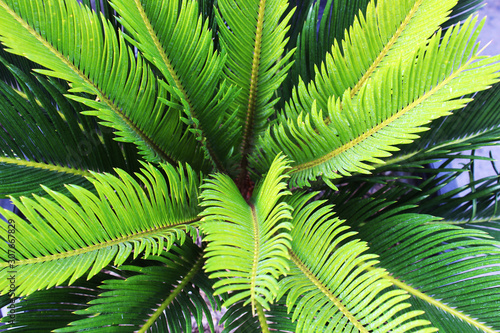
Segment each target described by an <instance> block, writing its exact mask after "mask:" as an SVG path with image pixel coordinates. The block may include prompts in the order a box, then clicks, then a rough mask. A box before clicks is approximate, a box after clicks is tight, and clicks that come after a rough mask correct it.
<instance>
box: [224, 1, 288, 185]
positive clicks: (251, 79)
mask: <svg viewBox="0 0 500 333" xmlns="http://www.w3.org/2000/svg"><path fill="white" fill-rule="evenodd" d="M218 6H219V12H218V13H217V23H218V26H219V34H220V36H219V38H220V44H221V49H222V51H223V52H224V53H227V57H228V58H227V62H226V70H225V74H226V76H227V78H228V80H229V81H230V82H231V83H232V84H234V85H235V86H236V87H238V88H240V89H241V91H240V94H239V95H238V98H237V99H236V101H235V106H234V107H235V108H237V110H238V114H237V117H238V120H239V124H240V125H241V126H242V132H243V133H242V138H241V145H240V147H239V149H240V153H241V163H240V168H241V174H240V176H239V178H240V181H244V180H245V178H246V175H247V167H248V165H247V162H248V161H247V159H248V154H250V153H251V152H252V151H253V147H254V145H255V139H256V138H257V137H258V136H259V135H260V134H261V133H262V132H263V130H264V129H265V128H266V126H267V121H268V118H269V117H270V116H271V115H272V114H273V113H274V109H273V106H274V104H276V102H277V100H276V98H275V96H274V93H275V90H276V89H277V88H278V87H279V85H280V84H281V82H282V81H283V80H284V78H285V76H286V72H287V70H288V68H289V67H290V64H288V59H289V58H290V56H291V55H292V52H288V53H287V54H284V49H285V46H286V44H287V41H286V39H285V36H286V32H287V31H288V27H287V23H288V21H289V20H290V17H291V15H292V14H293V11H290V12H289V13H288V14H287V16H286V17H283V14H284V12H285V10H286V9H287V3H286V1H284V0H242V1H238V2H234V1H232V0H219V1H218Z"/></svg>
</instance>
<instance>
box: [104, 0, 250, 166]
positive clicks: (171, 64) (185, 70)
mask: <svg viewBox="0 0 500 333" xmlns="http://www.w3.org/2000/svg"><path fill="white" fill-rule="evenodd" d="M113 7H114V8H115V9H116V11H117V12H118V14H119V15H120V16H121V18H120V22H121V23H122V24H123V25H124V27H125V28H126V29H127V32H128V33H129V34H130V36H131V37H132V38H130V41H131V42H132V43H133V44H134V45H136V46H137V47H138V48H139V50H140V51H141V52H142V54H143V56H144V57H145V58H146V59H148V60H149V61H150V62H151V63H152V64H154V65H155V66H156V67H157V68H158V70H159V71H160V72H161V73H162V74H163V76H164V78H165V79H166V81H167V82H168V86H167V90H169V91H170V92H171V93H172V95H175V97H176V98H173V100H171V101H170V103H171V104H174V105H176V108H178V109H183V110H184V112H185V118H186V122H188V123H189V124H190V126H191V127H192V129H191V131H192V132H193V133H194V134H195V135H196V136H197V138H198V140H199V141H201V142H202V143H203V145H204V147H205V149H206V153H207V156H208V157H209V158H210V159H211V161H212V162H213V163H214V165H215V166H216V167H217V168H218V169H219V170H220V171H222V172H225V170H226V168H227V166H226V165H224V164H223V162H222V161H224V160H226V159H227V157H228V156H229V155H231V151H233V150H234V149H235V147H234V144H235V142H237V141H238V140H239V138H238V136H239V135H241V133H240V131H238V128H237V127H238V122H236V121H235V119H234V116H233V115H232V114H234V111H232V110H231V109H230V107H231V105H232V103H233V100H234V99H235V97H236V96H237V91H236V89H235V88H236V87H228V86H227V84H226V83H224V82H222V74H223V71H222V69H223V67H224V64H225V58H224V57H221V56H220V55H219V54H218V53H217V52H214V44H213V42H212V33H211V31H210V30H209V29H208V21H207V20H205V21H204V19H203V18H202V16H201V15H200V13H199V10H198V2H197V1H185V2H182V3H181V2H179V1H166V0H163V1H128V0H115V1H113ZM192 27H195V28H194V29H193V28H192ZM186 55H189V56H186Z"/></svg>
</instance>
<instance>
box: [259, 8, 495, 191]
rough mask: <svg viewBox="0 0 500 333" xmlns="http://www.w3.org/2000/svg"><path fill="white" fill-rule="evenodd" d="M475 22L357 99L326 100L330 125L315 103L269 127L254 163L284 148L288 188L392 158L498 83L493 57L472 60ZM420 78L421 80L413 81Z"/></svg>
mask: <svg viewBox="0 0 500 333" xmlns="http://www.w3.org/2000/svg"><path fill="white" fill-rule="evenodd" d="M475 24H476V19H472V18H471V19H469V20H468V21H466V22H465V23H464V24H463V26H460V25H458V26H456V27H454V28H453V29H449V30H447V32H446V33H445V35H444V36H442V35H441V33H440V32H438V33H437V34H436V35H435V36H433V38H431V40H430V41H429V44H428V45H427V46H425V47H423V48H421V49H420V50H419V51H418V52H417V53H414V54H413V58H412V59H413V60H410V61H406V62H402V61H399V62H397V63H395V64H393V66H391V67H388V68H386V69H385V70H384V71H383V72H379V74H378V75H377V79H375V78H372V79H370V80H369V82H368V83H367V84H366V85H364V86H363V88H362V89H361V90H360V92H359V93H358V94H357V95H356V96H354V97H352V94H351V90H350V89H348V90H347V91H346V92H344V94H343V96H342V98H339V99H335V98H330V99H329V101H328V109H327V111H326V113H327V115H328V117H329V119H330V120H331V123H330V124H326V123H325V122H324V120H323V112H322V110H318V107H317V104H318V103H317V102H316V101H315V102H313V105H312V110H311V112H310V113H307V114H300V115H299V116H298V117H297V119H288V120H287V121H286V123H280V124H278V125H276V126H273V127H271V129H270V130H269V131H268V132H267V133H266V135H265V137H263V139H262V142H261V144H262V146H263V147H265V148H264V155H263V156H254V157H253V162H254V165H258V166H259V169H262V168H265V166H266V165H269V164H270V161H271V158H272V157H271V156H275V154H276V153H277V152H279V151H283V152H284V153H285V154H286V155H288V156H290V158H291V159H292V160H294V161H295V164H292V169H291V171H290V175H291V183H292V184H298V185H300V186H302V185H305V184H309V181H310V180H315V179H316V178H317V177H318V176H322V177H323V180H326V181H328V179H332V178H339V177H342V176H347V175H350V174H351V173H352V172H357V173H367V172H368V171H369V170H370V169H373V166H371V165H370V164H368V163H372V164H376V163H382V160H381V159H380V158H381V157H388V156H390V155H391V154H390V152H391V151H395V150H397V148H396V147H395V146H396V145H398V144H404V143H410V142H412V141H413V140H415V139H416V138H418V136H417V135H416V133H418V132H421V131H424V130H425V129H426V128H425V127H422V126H423V125H425V124H427V123H428V122H430V121H432V120H433V119H436V118H438V117H441V116H445V115H448V114H449V111H451V110H454V109H458V108H461V107H463V106H464V105H465V104H466V103H467V102H469V101H470V99H468V98H461V99H460V97H462V96H463V95H466V94H470V93H473V92H475V91H479V90H484V89H486V88H488V86H489V85H491V84H493V83H495V82H496V81H497V80H498V75H499V74H498V72H497V71H498V69H499V68H500V65H499V64H498V63H497V64H494V62H495V61H496V60H498V57H497V58H484V57H480V56H478V55H477V45H475V44H474V42H475V39H476V37H477V34H478V30H475V29H474V26H475ZM441 37H442V40H441ZM457 41H461V42H460V43H458V42H457ZM423 73H425V74H423ZM417 75H424V76H425V78H426V79H425V80H416V79H415V77H416V76H417ZM419 77H420V76H419ZM366 162H368V163H366Z"/></svg>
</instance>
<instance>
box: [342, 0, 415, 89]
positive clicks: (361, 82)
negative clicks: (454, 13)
mask: <svg viewBox="0 0 500 333" xmlns="http://www.w3.org/2000/svg"><path fill="white" fill-rule="evenodd" d="M422 1H423V0H417V1H416V2H415V4H414V5H413V7H412V9H411V10H410V12H409V13H408V15H406V17H405V19H404V20H403V22H401V24H400V25H399V27H398V29H397V30H396V32H395V33H394V35H393V36H392V37H391V39H389V41H388V42H387V44H386V45H385V46H384V48H383V49H382V51H380V53H379V55H378V56H377V58H376V59H375V60H374V61H373V63H372V64H371V66H370V68H368V70H367V71H366V72H365V74H363V76H362V77H361V79H359V81H358V83H356V85H355V86H354V87H353V88H352V90H351V98H353V97H354V96H355V95H356V94H357V93H358V92H359V90H360V89H361V88H362V87H363V86H364V85H365V83H366V82H367V81H368V78H369V77H370V76H371V75H372V74H373V72H374V71H375V70H376V69H377V67H378V66H380V64H381V63H382V60H383V59H384V58H385V56H386V55H387V53H389V51H390V49H391V47H392V46H393V45H394V44H396V41H397V40H398V38H399V37H400V36H401V34H402V33H403V31H404V30H405V28H406V27H407V26H408V24H409V23H410V21H411V19H412V18H413V17H414V16H415V14H416V13H417V10H418V8H419V7H420V5H421V4H422Z"/></svg>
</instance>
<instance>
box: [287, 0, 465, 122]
mask: <svg viewBox="0 0 500 333" xmlns="http://www.w3.org/2000/svg"><path fill="white" fill-rule="evenodd" d="M456 2H457V1H456V0H446V1H440V2H439V3H435V2H434V1H429V0H405V1H400V2H397V3H395V2H394V1H391V0H381V1H377V2H375V1H371V2H370V3H369V4H368V6H367V8H366V14H365V15H363V13H362V12H361V13H359V14H358V13H356V14H358V16H357V17H356V18H355V20H354V23H353V24H352V26H351V28H350V29H349V30H348V32H347V33H346V36H345V39H344V40H343V41H342V42H340V41H339V40H331V42H334V44H333V46H332V48H331V50H327V51H330V53H329V54H327V55H326V60H325V61H324V62H323V63H322V64H321V66H320V64H319V63H318V64H317V67H316V68H315V70H314V72H315V73H314V72H313V73H310V74H309V77H311V78H314V80H313V81H309V80H308V81H305V82H304V81H302V80H300V81H299V83H298V86H297V90H294V92H293V94H292V96H293V97H292V100H290V101H289V103H287V105H286V107H285V109H284V110H285V112H286V114H288V115H289V116H292V115H294V114H295V115H297V116H298V114H299V113H301V112H309V111H310V110H311V107H312V102H313V101H314V100H317V103H318V108H319V109H322V110H327V109H328V103H329V102H328V101H329V99H330V98H335V99H336V98H338V97H342V96H343V94H344V92H345V91H346V90H348V89H350V96H351V97H353V96H355V95H356V94H358V93H359V92H360V90H361V88H362V87H364V86H365V85H366V84H367V83H368V79H369V78H370V77H372V76H374V75H375V76H376V75H377V74H376V73H377V72H380V71H382V72H383V69H384V68H386V67H388V66H391V65H392V64H393V63H394V62H398V61H400V59H402V61H403V62H406V61H409V60H410V59H411V58H412V53H413V52H415V51H416V50H418V49H419V48H420V47H421V46H422V45H425V44H426V43H427V41H428V38H429V37H431V36H432V34H433V33H435V32H436V31H437V30H438V29H439V26H440V24H442V23H443V22H445V21H446V20H447V18H448V14H449V13H450V11H451V9H452V8H453V6H454V5H455V4H456ZM342 15H344V14H342ZM324 20H325V22H322V23H321V25H320V29H326V28H327V26H328V24H327V23H326V22H327V19H326V18H325V19H324ZM308 29H309V31H307V30H306V31H304V35H303V36H302V38H303V39H309V41H310V40H311V38H312V37H310V36H311V35H313V34H315V32H314V31H311V30H313V29H314V27H313V25H312V24H311V25H310V26H309V27H308ZM322 36H324V34H323V35H322ZM305 41H306V40H304V42H305ZM410 41H411V42H410ZM326 45H331V44H329V43H328V44H326ZM318 56H319V57H322V58H324V57H325V55H324V53H323V52H322V51H320V52H319V55H318ZM307 77H308V76H304V80H306V78H307Z"/></svg>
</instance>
